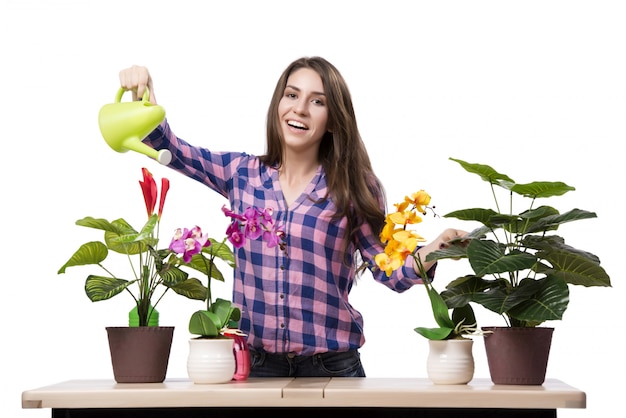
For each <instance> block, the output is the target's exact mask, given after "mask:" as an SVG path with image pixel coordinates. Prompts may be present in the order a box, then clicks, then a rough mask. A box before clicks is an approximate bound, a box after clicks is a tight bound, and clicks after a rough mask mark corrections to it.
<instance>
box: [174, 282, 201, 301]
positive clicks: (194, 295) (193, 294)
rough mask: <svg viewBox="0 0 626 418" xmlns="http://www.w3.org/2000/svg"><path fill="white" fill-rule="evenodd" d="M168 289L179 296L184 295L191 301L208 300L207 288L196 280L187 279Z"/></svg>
mask: <svg viewBox="0 0 626 418" xmlns="http://www.w3.org/2000/svg"><path fill="white" fill-rule="evenodd" d="M166 286H167V284H166ZM168 287H169V288H170V289H172V290H173V291H174V292H176V293H178V294H179V295H183V296H185V297H187V298H189V299H194V300H206V298H207V295H208V291H207V288H206V286H204V285H203V284H202V282H200V280H198V279H195V278H193V279H187V280H184V281H182V282H180V283H176V284H174V285H171V286H168Z"/></svg>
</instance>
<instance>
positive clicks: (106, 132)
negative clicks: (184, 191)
mask: <svg viewBox="0 0 626 418" xmlns="http://www.w3.org/2000/svg"><path fill="white" fill-rule="evenodd" d="M125 91H126V90H125V89H124V88H123V87H120V89H119V90H118V91H117V95H116V96H115V103H110V104H107V105H104V106H102V108H101V109H100V113H99V115H98V124H99V125H100V132H101V133H102V137H103V138H104V140H105V141H106V143H107V144H109V146H110V147H111V148H113V149H114V150H115V151H117V152H126V151H128V150H132V151H135V152H138V153H140V154H144V155H147V156H148V157H150V158H153V159H155V160H157V161H158V162H159V163H161V164H163V165H168V164H169V163H170V162H171V161H172V153H171V152H169V151H168V150H160V151H157V150H155V149H152V148H150V147H149V146H148V145H146V144H144V143H143V142H141V141H142V140H143V139H144V138H145V137H146V136H148V134H149V133H150V132H152V131H153V130H154V129H155V128H156V127H157V126H159V124H160V123H161V122H163V120H164V119H165V109H164V108H163V107H162V106H159V105H153V104H152V103H150V93H149V92H148V89H147V88H146V90H145V91H144V93H143V97H142V99H141V100H140V101H136V102H132V101H131V102H122V101H121V100H122V96H123V95H124V92H125Z"/></svg>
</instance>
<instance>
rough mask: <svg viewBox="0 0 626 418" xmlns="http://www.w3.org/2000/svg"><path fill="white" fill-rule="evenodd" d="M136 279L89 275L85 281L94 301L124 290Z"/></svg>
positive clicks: (89, 295) (88, 293)
mask: <svg viewBox="0 0 626 418" xmlns="http://www.w3.org/2000/svg"><path fill="white" fill-rule="evenodd" d="M135 282H136V280H133V281H128V280H124V279H117V278H112V277H103V276H94V275H89V276H88V277H87V280H86V281H85V293H87V297H88V298H89V299H90V300H91V301H92V302H98V301H101V300H107V299H110V298H112V297H113V296H115V295H117V294H118V293H120V292H122V291H123V290H124V289H126V288H127V287H128V286H130V285H131V284H133V283H135Z"/></svg>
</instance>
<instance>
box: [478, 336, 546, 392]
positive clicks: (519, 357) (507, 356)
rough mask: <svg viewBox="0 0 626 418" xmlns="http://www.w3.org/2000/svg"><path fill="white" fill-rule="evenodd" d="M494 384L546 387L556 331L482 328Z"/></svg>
mask: <svg viewBox="0 0 626 418" xmlns="http://www.w3.org/2000/svg"><path fill="white" fill-rule="evenodd" d="M482 330H483V332H485V335H484V339H485V350H486V353H487V363H488V364H489V373H490V374H491V381H492V382H493V383H495V384H500V385H542V384H543V382H544V381H545V378H546V370H547V366H548V357H549V355H550V346H551V345H552V333H553V331H554V328H545V327H535V328H521V327H520V328H517V327H482Z"/></svg>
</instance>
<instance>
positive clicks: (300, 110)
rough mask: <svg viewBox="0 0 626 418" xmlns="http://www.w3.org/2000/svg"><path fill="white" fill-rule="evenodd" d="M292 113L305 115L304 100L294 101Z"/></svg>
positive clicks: (305, 104) (305, 103) (305, 106)
mask: <svg viewBox="0 0 626 418" xmlns="http://www.w3.org/2000/svg"><path fill="white" fill-rule="evenodd" d="M293 111H294V112H295V113H297V114H299V115H302V114H305V113H306V111H307V102H306V100H301V99H298V100H296V102H295V103H294V104H293Z"/></svg>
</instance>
